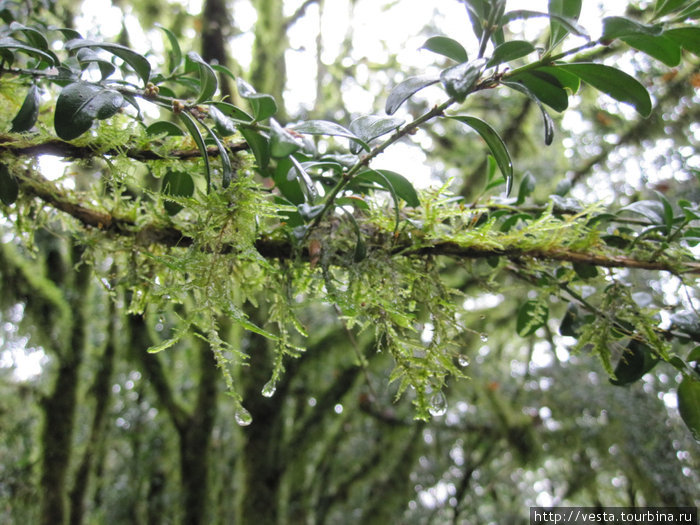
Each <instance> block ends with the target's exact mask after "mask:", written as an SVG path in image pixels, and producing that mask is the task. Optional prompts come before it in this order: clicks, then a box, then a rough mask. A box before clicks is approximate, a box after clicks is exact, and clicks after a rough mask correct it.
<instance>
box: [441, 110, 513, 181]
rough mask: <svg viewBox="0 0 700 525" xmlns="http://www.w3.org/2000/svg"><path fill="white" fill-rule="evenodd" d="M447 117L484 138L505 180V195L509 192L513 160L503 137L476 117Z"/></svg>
mask: <svg viewBox="0 0 700 525" xmlns="http://www.w3.org/2000/svg"><path fill="white" fill-rule="evenodd" d="M449 118H451V119H454V120H458V121H460V122H462V123H464V124H466V125H467V126H469V127H470V128H472V129H473V130H474V131H476V132H477V133H478V134H479V135H481V138H482V139H484V142H486V145H487V146H488V147H489V149H490V150H491V153H492V154H493V157H494V158H495V159H496V162H497V163H498V169H499V170H501V174H502V175H503V178H504V179H505V181H506V195H508V194H510V190H511V187H512V186H513V162H512V161H511V158H510V153H508V148H506V145H505V143H504V142H503V139H502V138H501V137H500V135H499V134H498V133H497V132H496V130H495V129H493V128H492V127H491V126H490V125H489V124H488V123H487V122H485V121H483V120H481V119H478V118H476V117H468V116H452V117H449Z"/></svg>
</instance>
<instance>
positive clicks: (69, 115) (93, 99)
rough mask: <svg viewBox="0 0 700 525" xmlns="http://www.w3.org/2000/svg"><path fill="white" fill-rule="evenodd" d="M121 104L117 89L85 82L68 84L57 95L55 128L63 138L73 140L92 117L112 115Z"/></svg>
mask: <svg viewBox="0 0 700 525" xmlns="http://www.w3.org/2000/svg"><path fill="white" fill-rule="evenodd" d="M123 103H124V97H123V96H122V95H121V93H119V92H118V91H114V90H112V89H105V88H103V87H100V86H96V85H94V84H88V83H87V82H76V83H73V84H69V85H68V86H66V87H65V88H63V90H62V91H61V93H60V94H59V95H58V99H57V100H56V112H55V114H54V129H55V130H56V134H57V135H58V136H59V137H60V138H62V139H63V140H72V139H74V138H77V137H79V136H80V135H82V134H83V133H85V132H86V131H87V130H88V129H90V126H92V123H93V121H94V120H95V119H99V120H102V119H106V118H108V117H111V116H112V115H114V114H115V113H116V112H117V111H119V108H121V107H122V104H123Z"/></svg>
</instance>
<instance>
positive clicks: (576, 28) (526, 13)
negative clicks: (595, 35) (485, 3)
mask: <svg viewBox="0 0 700 525" xmlns="http://www.w3.org/2000/svg"><path fill="white" fill-rule="evenodd" d="M562 1H563V2H567V1H570V0H562ZM571 1H572V2H574V3H576V2H577V1H578V0H571ZM540 17H547V18H549V19H550V21H551V20H555V21H556V22H557V23H558V24H559V27H561V30H565V31H566V32H567V33H571V34H572V35H576V36H580V37H583V38H587V39H590V36H589V35H588V31H586V30H585V28H583V27H582V26H580V25H579V24H578V23H577V22H576V20H575V19H573V18H569V17H566V16H561V15H558V14H556V13H542V12H540V11H530V10H528V9H517V10H515V11H508V12H507V13H506V14H505V15H503V18H502V19H501V20H502V22H501V23H503V24H508V23H510V22H512V21H513V20H527V19H529V18H540ZM550 23H551V22H550Z"/></svg>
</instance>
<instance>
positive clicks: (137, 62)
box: [65, 38, 151, 85]
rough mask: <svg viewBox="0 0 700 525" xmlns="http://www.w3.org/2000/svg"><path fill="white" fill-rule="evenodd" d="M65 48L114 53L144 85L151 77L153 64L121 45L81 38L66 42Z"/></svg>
mask: <svg viewBox="0 0 700 525" xmlns="http://www.w3.org/2000/svg"><path fill="white" fill-rule="evenodd" d="M65 47H66V49H67V50H69V51H74V50H77V49H81V48H83V47H88V48H99V49H104V50H105V51H107V52H109V53H112V54H113V55H115V56H117V57H119V58H121V59H122V60H123V61H124V62H126V63H127V64H129V66H131V68H132V69H133V70H134V71H135V72H136V74H137V75H138V76H139V77H140V78H141V80H143V83H144V85H145V84H146V83H147V82H148V80H149V78H150V76H151V64H149V62H148V60H147V59H146V57H144V56H143V55H140V54H139V53H137V52H136V51H134V50H133V49H129V48H128V47H126V46H122V45H121V44H111V43H108V42H97V41H94V40H88V39H85V38H79V39H74V40H69V41H68V42H66V46H65Z"/></svg>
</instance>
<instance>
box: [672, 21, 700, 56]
mask: <svg viewBox="0 0 700 525" xmlns="http://www.w3.org/2000/svg"><path fill="white" fill-rule="evenodd" d="M664 36H665V37H668V38H670V39H671V40H673V41H674V42H677V43H678V44H680V45H681V46H682V47H683V49H685V50H686V51H688V52H689V53H692V54H694V55H696V56H700V27H676V28H673V29H668V30H666V31H664Z"/></svg>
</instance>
